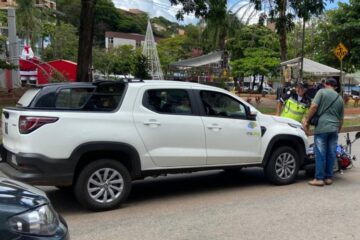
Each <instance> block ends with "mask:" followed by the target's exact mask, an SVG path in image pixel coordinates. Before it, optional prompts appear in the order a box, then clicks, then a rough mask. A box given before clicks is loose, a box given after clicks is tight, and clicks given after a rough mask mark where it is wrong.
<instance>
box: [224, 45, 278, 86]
mask: <svg viewBox="0 0 360 240" xmlns="http://www.w3.org/2000/svg"><path fill="white" fill-rule="evenodd" d="M230 65H231V67H232V73H233V75H235V76H240V77H243V76H256V75H261V76H267V77H271V76H274V75H275V74H276V70H277V68H278V67H279V65H280V60H279V56H278V54H277V53H276V52H273V51H271V50H269V49H268V48H247V49H246V50H245V51H244V57H243V58H241V59H238V60H234V61H232V62H231V64H230ZM262 83H263V81H262V82H261V87H260V88H259V91H261V89H262ZM253 86H254V85H253Z"/></svg>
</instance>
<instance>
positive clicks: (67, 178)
mask: <svg viewBox="0 0 360 240" xmlns="http://www.w3.org/2000/svg"><path fill="white" fill-rule="evenodd" d="M0 149H1V147H0ZM3 151H4V153H3V154H2V156H3V157H2V158H1V159H2V160H1V161H0V171H1V172H3V173H4V174H5V175H7V176H8V177H10V178H12V179H15V180H18V181H21V182H26V183H29V184H33V185H45V186H69V185H71V184H72V181H73V173H74V166H72V165H70V164H68V162H69V161H68V160H65V159H49V158H46V157H44V156H42V155H38V154H14V153H12V152H9V151H7V150H6V149H5V148H3Z"/></svg>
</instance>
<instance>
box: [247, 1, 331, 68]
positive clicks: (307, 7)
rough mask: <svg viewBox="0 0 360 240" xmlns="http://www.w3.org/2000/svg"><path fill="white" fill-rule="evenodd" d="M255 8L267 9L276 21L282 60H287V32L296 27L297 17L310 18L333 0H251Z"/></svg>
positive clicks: (319, 12) (305, 19) (271, 17)
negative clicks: (295, 20)
mask: <svg viewBox="0 0 360 240" xmlns="http://www.w3.org/2000/svg"><path fill="white" fill-rule="evenodd" d="M250 2H251V3H253V4H254V6H255V9H258V10H260V9H265V10H266V11H267V13H268V14H269V17H270V20H271V21H272V22H274V23H275V26H276V30H277V33H278V36H279V43H280V53H281V60H282V61H285V60H287V33H288V32H289V31H290V30H291V29H292V28H293V27H294V19H295V17H300V18H303V19H304V21H307V20H309V19H310V17H311V16H312V15H319V14H321V13H322V12H323V11H324V10H325V4H326V2H333V0H316V1H314V0H250Z"/></svg>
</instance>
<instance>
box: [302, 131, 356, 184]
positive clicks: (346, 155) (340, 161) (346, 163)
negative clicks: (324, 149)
mask: <svg viewBox="0 0 360 240" xmlns="http://www.w3.org/2000/svg"><path fill="white" fill-rule="evenodd" d="M359 138H360V132H357V133H356V134H355V139H354V140H351V139H350V134H349V133H346V136H345V142H346V143H345V145H342V144H337V146H336V161H335V164H334V172H339V173H340V174H343V173H344V171H345V170H347V169H351V168H352V167H353V166H354V165H353V161H356V156H355V155H352V154H351V147H352V144H353V143H354V142H355V141H356V140H358V139H359ZM304 169H305V171H306V175H308V176H309V177H314V175H315V149H314V143H313V144H311V145H310V146H309V147H308V148H307V149H306V160H305V167H304Z"/></svg>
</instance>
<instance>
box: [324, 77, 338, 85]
mask: <svg viewBox="0 0 360 240" xmlns="http://www.w3.org/2000/svg"><path fill="white" fill-rule="evenodd" d="M325 84H326V85H330V86H332V87H336V86H337V81H336V80H335V79H334V78H327V79H326V80H325Z"/></svg>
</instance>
